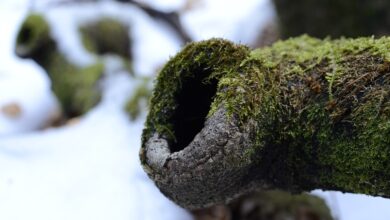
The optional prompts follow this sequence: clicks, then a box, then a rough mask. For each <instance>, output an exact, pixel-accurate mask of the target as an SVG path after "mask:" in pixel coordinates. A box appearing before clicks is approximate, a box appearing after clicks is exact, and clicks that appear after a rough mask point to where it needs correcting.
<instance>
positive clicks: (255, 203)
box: [229, 190, 333, 220]
mask: <svg viewBox="0 0 390 220" xmlns="http://www.w3.org/2000/svg"><path fill="white" fill-rule="evenodd" d="M248 204H250V207H248ZM229 207H230V210H231V212H232V213H231V214H232V218H233V219H246V220H254V219H256V220H265V219H267V220H277V219H318V220H331V219H333V217H332V215H331V212H330V210H329V208H328V207H327V206H326V204H325V202H324V201H323V200H322V199H321V198H319V197H317V196H314V195H310V194H301V195H291V194H290V193H287V192H283V191H277V190H270V191H262V192H255V193H251V194H248V195H246V196H243V197H241V198H240V199H238V200H235V201H233V202H232V203H231V204H230V205H229Z"/></svg>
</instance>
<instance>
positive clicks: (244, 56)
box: [140, 36, 390, 208]
mask: <svg viewBox="0 0 390 220" xmlns="http://www.w3.org/2000/svg"><path fill="white" fill-rule="evenodd" d="M389 50H390V38H381V39H374V38H358V39H341V40H334V41H331V40H324V41H321V40H318V39H315V38H311V37H308V36H302V37H299V38H295V39H290V40H287V41H282V42H278V43H275V44H274V45H273V46H272V47H266V48H263V49H258V50H255V51H249V50H248V48H246V47H245V46H241V45H234V44H232V43H230V42H227V41H224V40H220V39H212V40H209V41H203V42H198V43H192V44H189V45H187V46H186V47H185V48H184V49H183V50H182V51H181V52H180V53H179V54H177V55H176V56H175V57H173V58H172V59H171V60H170V61H169V62H168V63H167V64H166V65H165V67H164V68H163V69H162V71H161V72H160V74H159V76H158V79H157V84H156V87H155V90H154V93H153V97H152V100H151V109H150V113H149V115H148V118H147V122H146V128H145V130H144V132H143V139H142V143H143V145H142V148H141V152H140V156H141V161H142V164H143V167H144V169H145V171H146V172H147V173H148V174H149V176H150V177H151V178H152V179H153V180H154V181H155V182H156V184H157V186H158V187H159V188H160V190H161V191H162V192H163V193H164V194H165V195H166V196H168V197H169V198H171V199H172V200H173V201H175V202H176V203H178V204H179V205H181V206H183V207H187V208H199V207H206V206H209V205H212V204H217V203H223V202H228V201H230V200H232V199H233V198H236V197H237V196H239V195H241V194H243V193H246V192H248V191H251V190H254V189H258V190H265V189H275V188H277V189H283V190H288V191H291V192H301V191H309V190H313V189H318V188H320V189H324V190H340V191H345V192H353V193H364V194H368V195H375V196H383V197H389V196H390V184H389V182H390V173H389V172H388V170H390V147H389V144H390V139H389V138H388V137H389V134H390V123H389V122H390V120H389V118H390V54H389V52H388V51H389Z"/></svg>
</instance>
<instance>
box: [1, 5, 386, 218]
mask: <svg viewBox="0 0 390 220" xmlns="http://www.w3.org/2000/svg"><path fill="white" fill-rule="evenodd" d="M48 2H52V0H40V1H28V0H9V1H6V0H2V1H0V17H1V19H0V27H1V28H2V35H1V36H0V37H1V38H0V48H1V50H0V219H2V220H3V219H4V220H26V219H29V220H35V219H36V220H38V219H39V220H49V219H50V220H52V219H56V220H61V219H72V220H79V219H80V220H85V219H97V220H99V219H102V220H107V219H112V220H125V219H127V220H128V219H140V220H142V219H144V220H148V219H162V220H164V219H166V220H171V219H172V220H175V219H177V220H186V219H192V217H191V216H190V214H189V213H188V212H187V211H185V210H183V209H182V208H180V207H178V206H177V205H175V204H173V203H172V202H171V201H169V200H168V199H166V198H165V197H164V196H163V195H162V194H161V193H160V192H159V190H158V189H157V188H156V187H155V186H154V184H153V183H152V181H151V180H149V178H148V177H147V176H146V174H145V173H144V172H143V170H142V168H141V166H140V162H139V159H138V149H139V146H140V135H141V132H142V128H143V121H144V119H145V115H143V116H142V117H141V118H140V119H138V120H137V121H134V122H133V121H130V120H129V119H128V118H127V116H126V114H125V113H124V112H123V110H122V109H123V105H124V103H125V102H126V99H127V98H128V96H129V95H131V93H132V91H133V89H134V88H135V87H136V86H137V85H138V83H139V80H141V79H139V80H138V79H137V78H132V77H131V76H130V75H129V74H128V73H126V72H124V70H123V69H121V68H120V63H118V60H117V59H115V58H113V57H105V58H103V60H104V62H105V64H106V65H107V66H106V71H107V73H106V80H105V81H104V82H103V84H102V86H103V89H104V94H103V100H102V102H101V103H100V104H99V105H98V106H96V107H95V108H94V109H92V110H91V111H90V112H89V113H88V114H86V115H84V116H83V117H82V118H80V120H79V121H76V122H73V123H70V124H68V125H66V126H63V127H60V128H51V129H46V130H39V129H41V128H42V127H44V126H45V125H46V124H48V123H49V122H50V120H52V117H53V115H55V114H56V113H57V112H58V103H57V101H56V99H55V97H54V95H53V94H52V93H51V92H50V82H49V80H48V79H47V77H46V74H45V72H44V70H43V69H41V68H40V67H39V66H38V65H36V64H35V63H34V62H32V61H29V60H21V59H19V58H17V57H16V56H15V55H14V53H13V46H14V39H15V34H16V31H17V29H18V25H19V24H20V23H21V21H22V19H23V17H24V16H25V14H26V13H27V9H28V8H27V7H30V8H33V9H34V10H36V11H39V12H42V13H44V14H45V16H46V17H47V18H48V19H49V21H50V25H51V26H52V27H53V32H52V35H53V37H54V38H55V39H56V40H57V41H58V42H59V47H60V50H61V51H62V52H63V53H64V54H65V55H66V56H67V57H68V58H69V59H70V60H71V61H73V62H74V63H76V64H78V65H88V64H90V63H93V62H96V60H97V59H100V58H98V57H96V56H95V55H93V54H90V53H89V52H88V51H86V50H85V49H83V48H82V47H81V42H80V39H79V38H78V32H77V26H78V25H80V24H82V23H85V22H88V21H91V20H94V19H97V18H99V17H101V16H111V17H115V18H117V19H119V20H121V21H122V22H124V23H126V24H128V25H129V26H130V30H131V31H130V35H131V38H132V40H133V48H132V53H133V56H134V60H133V64H134V68H135V73H136V74H137V75H138V76H150V75H152V74H153V73H154V72H155V71H156V69H158V68H159V67H161V65H163V64H164V63H165V62H166V61H167V60H168V59H169V57H170V56H172V55H174V54H175V53H176V52H177V51H178V50H179V49H180V46H181V45H180V42H179V40H178V38H177V36H176V35H175V34H173V33H171V31H170V29H169V28H167V26H166V25H165V24H163V23H162V22H156V21H153V20H152V19H151V18H149V17H148V16H146V15H145V14H143V13H142V12H141V11H139V10H138V9H136V8H134V7H131V6H128V5H125V4H119V3H113V2H111V1H103V2H101V3H99V4H96V5H93V4H85V5H82V7H80V6H71V5H69V6H67V7H59V6H55V4H52V5H51V6H50V7H49V8H47V3H48ZM142 2H145V3H148V4H151V5H153V6H154V7H156V8H159V9H161V10H164V11H167V12H169V11H171V10H176V11H179V13H180V15H181V16H183V17H182V18H183V19H182V23H183V25H184V26H185V28H186V30H187V31H188V32H189V34H190V35H191V36H192V37H193V38H194V39H195V40H203V39H208V38H210V37H224V38H227V39H230V40H232V41H235V42H241V43H247V44H253V41H254V40H255V39H256V37H257V36H258V35H259V34H260V33H259V32H260V31H259V30H261V29H262V28H263V27H264V26H265V25H266V24H267V22H269V21H271V20H272V19H274V16H275V12H274V9H273V6H272V4H271V1H270V0H257V1H256V0H247V1H245V2H244V1H234V0H213V1H206V0H198V1H193V2H195V4H194V5H192V7H189V8H187V9H186V8H185V7H187V6H188V5H187V1H185V0H169V1H167V0H143V1H142ZM221 5H222V6H223V8H221V7H222V6H221ZM12 103H16V104H17V105H18V106H19V107H20V109H21V113H20V115H19V116H18V117H10V116H9V115H7V114H5V113H4V112H3V111H1V109H3V108H4V106H8V105H9V104H12ZM312 193H313V194H316V195H319V196H321V197H323V198H324V199H325V200H326V202H327V203H328V205H329V207H330V208H331V209H332V212H333V214H334V216H335V217H336V218H337V219H339V220H366V219H374V220H387V219H389V218H390V209H389V208H388V207H390V200H387V199H383V198H375V197H369V196H365V195H354V194H342V193H340V192H323V191H320V190H315V191H314V192H312Z"/></svg>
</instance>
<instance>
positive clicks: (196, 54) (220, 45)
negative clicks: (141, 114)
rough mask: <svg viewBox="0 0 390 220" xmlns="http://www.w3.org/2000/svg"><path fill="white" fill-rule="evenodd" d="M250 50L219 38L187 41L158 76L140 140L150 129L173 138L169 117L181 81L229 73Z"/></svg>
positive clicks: (144, 138)
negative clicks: (193, 41)
mask: <svg viewBox="0 0 390 220" xmlns="http://www.w3.org/2000/svg"><path fill="white" fill-rule="evenodd" d="M248 54H249V50H248V48H247V47H245V46H237V45H234V44H232V43H231V42H228V41H224V40H221V39H211V40H208V41H201V42H198V43H190V44H188V45H187V46H185V47H184V49H183V50H182V51H181V52H180V53H178V54H177V55H176V56H175V57H173V58H172V59H170V60H169V61H168V62H167V64H166V65H165V66H164V68H163V69H162V70H161V72H160V73H159V75H158V77H157V84H156V87H155V89H154V93H153V96H152V99H151V105H150V112H149V115H148V118H147V121H146V128H145V130H144V132H143V137H142V138H143V143H145V140H147V139H148V138H149V137H150V135H152V133H153V132H158V133H159V134H160V135H162V136H165V137H167V139H168V140H169V141H171V142H175V140H176V138H175V132H174V131H173V130H174V129H173V121H172V117H173V115H174V113H175V110H176V109H177V107H178V104H177V97H178V96H179V93H180V92H181V89H182V85H183V84H185V83H187V82H190V81H191V80H195V78H198V79H200V80H201V81H202V82H203V83H205V84H207V83H210V81H213V80H216V79H219V78H221V77H222V76H223V75H225V74H229V73H230V72H231V69H232V68H234V67H235V66H237V65H238V64H239V63H240V62H241V61H242V60H243V59H244V58H245V57H247V56H248Z"/></svg>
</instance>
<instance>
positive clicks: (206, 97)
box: [170, 71, 218, 153]
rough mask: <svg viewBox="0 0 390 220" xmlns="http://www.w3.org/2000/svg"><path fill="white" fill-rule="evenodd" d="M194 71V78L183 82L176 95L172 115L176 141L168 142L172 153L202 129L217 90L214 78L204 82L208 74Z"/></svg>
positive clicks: (182, 147) (216, 82)
mask: <svg viewBox="0 0 390 220" xmlns="http://www.w3.org/2000/svg"><path fill="white" fill-rule="evenodd" d="M194 72H195V71H194ZM195 73H196V76H195V77H194V78H189V79H186V80H185V81H184V82H183V85H182V89H181V91H180V92H179V94H178V95H177V96H176V102H177V103H178V107H177V109H176V111H175V114H174V116H173V117H172V123H173V129H174V134H175V137H176V141H174V142H173V143H171V144H170V149H171V152H172V153H173V152H177V151H180V150H182V149H184V148H185V147H186V146H187V145H188V144H189V143H191V141H192V140H193V139H194V137H195V135H196V134H198V133H199V132H200V130H202V128H203V126H204V122H205V121H206V117H207V114H208V112H209V110H210V105H211V102H212V100H213V97H214V95H215V93H216V91H217V85H218V81H217V80H216V79H213V80H210V81H209V82H204V78H205V77H207V76H208V75H209V74H208V73H207V72H202V71H198V72H195Z"/></svg>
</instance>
